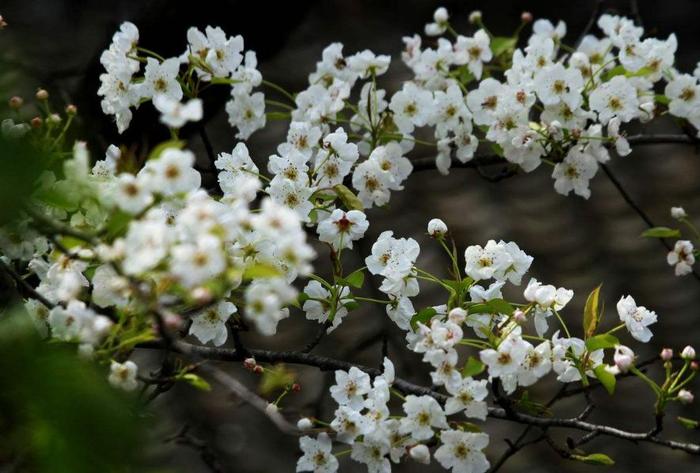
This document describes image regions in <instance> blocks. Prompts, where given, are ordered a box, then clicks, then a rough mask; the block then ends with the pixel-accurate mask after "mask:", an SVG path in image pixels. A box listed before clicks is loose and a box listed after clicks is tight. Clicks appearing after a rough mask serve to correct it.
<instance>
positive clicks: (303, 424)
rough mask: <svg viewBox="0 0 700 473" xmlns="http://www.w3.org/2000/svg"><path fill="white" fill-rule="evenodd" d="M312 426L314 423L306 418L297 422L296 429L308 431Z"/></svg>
mask: <svg viewBox="0 0 700 473" xmlns="http://www.w3.org/2000/svg"><path fill="white" fill-rule="evenodd" d="M313 426H314V423H313V421H312V420H311V419H309V418H308V417H302V418H301V419H299V420H298V421H297V429H299V430H310V429H312V428H313Z"/></svg>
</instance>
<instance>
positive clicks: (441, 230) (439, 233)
mask: <svg viewBox="0 0 700 473" xmlns="http://www.w3.org/2000/svg"><path fill="white" fill-rule="evenodd" d="M446 233H447V225H445V222H443V221H442V220H440V219H439V218H434V219H432V220H431V221H430V222H428V235H430V236H431V237H433V238H442V237H444V236H445V234H446Z"/></svg>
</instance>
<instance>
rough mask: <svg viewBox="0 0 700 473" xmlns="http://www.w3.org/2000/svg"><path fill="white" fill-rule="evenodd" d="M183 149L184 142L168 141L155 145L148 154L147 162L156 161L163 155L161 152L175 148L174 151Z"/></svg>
mask: <svg viewBox="0 0 700 473" xmlns="http://www.w3.org/2000/svg"><path fill="white" fill-rule="evenodd" d="M184 147H185V141H184V140H168V141H164V142H162V143H160V144H159V145H157V146H156V147H155V148H153V149H152V150H151V152H150V153H148V160H149V161H150V160H152V159H158V158H159V157H160V155H161V154H163V151H165V150H166V149H168V148H175V149H182V148H184Z"/></svg>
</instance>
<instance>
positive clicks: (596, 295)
mask: <svg viewBox="0 0 700 473" xmlns="http://www.w3.org/2000/svg"><path fill="white" fill-rule="evenodd" d="M600 286H602V284H600V285H598V287H596V288H595V289H593V290H592V291H591V293H590V294H589V295H588V299H586V307H585V308H584V309H583V333H584V334H585V338H590V337H592V336H593V334H594V333H595V331H596V329H597V328H598V324H599V323H600V316H601V314H600V311H599V307H600Z"/></svg>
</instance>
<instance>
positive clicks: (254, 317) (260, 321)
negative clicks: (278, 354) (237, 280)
mask: <svg viewBox="0 0 700 473" xmlns="http://www.w3.org/2000/svg"><path fill="white" fill-rule="evenodd" d="M295 296H296V291H295V290H294V288H292V287H290V286H289V285H288V284H287V282H286V281H285V280H284V279H282V278H267V279H254V280H253V282H252V283H251V284H250V286H248V288H247V289H246V291H245V311H244V316H245V317H246V318H247V319H248V320H250V321H251V322H253V323H254V324H255V327H256V328H257V329H258V331H259V332H260V333H262V334H263V335H268V336H270V335H274V334H275V333H276V332H277V324H278V323H279V322H280V320H282V319H286V318H287V317H289V309H287V308H285V307H283V306H285V305H286V304H289V303H290V302H292V300H294V297H295Z"/></svg>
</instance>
